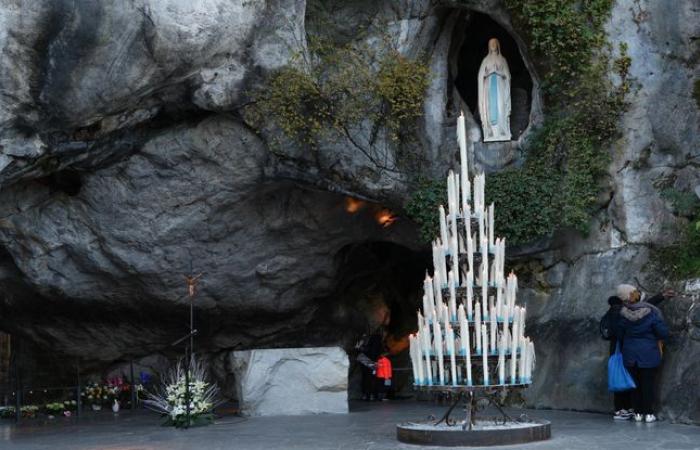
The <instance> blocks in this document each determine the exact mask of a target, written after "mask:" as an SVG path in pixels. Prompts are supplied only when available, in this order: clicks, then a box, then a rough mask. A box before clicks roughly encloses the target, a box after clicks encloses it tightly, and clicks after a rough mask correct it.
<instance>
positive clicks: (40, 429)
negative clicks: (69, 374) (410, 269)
mask: <svg viewBox="0 0 700 450" xmlns="http://www.w3.org/2000/svg"><path fill="white" fill-rule="evenodd" d="M443 410H444V407H440V406H436V405H434V404H431V403H426V402H421V403H417V402H409V401H396V402H384V403H356V404H353V405H352V407H351V411H352V412H351V413H350V414H347V415H323V416H304V417H276V418H272V417H264V418H251V419H243V418H238V417H234V416H232V417H227V418H222V419H220V420H218V421H217V423H216V424H214V425H211V426H208V427H202V428H194V429H190V430H176V429H172V428H169V427H162V426H160V422H159V418H158V417H157V416H156V415H154V414H151V413H147V412H137V413H131V412H129V411H127V412H122V413H120V414H119V415H118V416H113V415H112V414H111V413H109V412H103V413H100V414H99V415H98V416H93V417H92V418H86V419H83V420H81V421H80V422H79V423H76V422H75V421H63V420H56V421H50V422H47V423H40V422H28V423H26V424H25V425H22V426H19V427H17V426H14V425H13V424H12V423H10V422H8V421H0V449H2V450H5V449H26V450H30V449H31V450H39V449H52V450H61V449H71V450H72V449H81V450H86V449H100V450H102V449H106V450H124V449H138V450H165V449H167V450H177V449H207V450H209V449H211V450H216V449H241V450H248V449H260V450H263V449H264V450H271V449H304V450H324V449H344V450H357V449H367V450H370V449H371V450H385V449H386V450H388V449H417V448H419V447H416V446H412V445H407V444H401V443H399V442H398V441H397V440H396V438H395V436H396V431H395V425H396V423H397V422H402V421H408V420H418V419H422V418H425V417H427V415H429V414H435V415H437V414H439V413H440V411H443ZM526 412H527V413H528V414H530V415H531V416H536V417H539V418H543V419H547V420H550V421H551V422H552V435H553V436H552V439H551V440H549V441H546V442H541V443H535V444H528V445H521V446H511V447H500V448H506V449H510V450H513V449H516V448H517V449H532V450H544V449H557V450H560V449H567V450H569V449H570V450H579V449H580V450H594V449H615V450H621V449H626V450H643V449H664V450H667V449H668V450H674V449H700V427H695V426H686V425H672V424H669V423H664V422H660V423H655V424H641V423H640V424H638V423H633V422H623V423H619V422H618V423H614V422H613V420H612V419H611V418H610V417H609V416H605V415H600V414H586V413H572V412H559V411H526ZM426 448H429V447H426ZM492 448H494V449H495V448H496V447H492Z"/></svg>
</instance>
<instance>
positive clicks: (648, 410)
mask: <svg viewBox="0 0 700 450" xmlns="http://www.w3.org/2000/svg"><path fill="white" fill-rule="evenodd" d="M627 370H628V371H629V373H630V375H632V378H634V383H635V384H636V385H637V389H635V390H633V391H631V393H632V404H633V405H634V412H635V413H637V414H654V411H653V409H652V408H653V406H654V380H655V378H656V372H657V370H658V368H657V367H649V368H647V367H636V366H635V367H627Z"/></svg>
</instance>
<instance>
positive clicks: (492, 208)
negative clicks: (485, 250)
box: [489, 203, 496, 248]
mask: <svg viewBox="0 0 700 450" xmlns="http://www.w3.org/2000/svg"><path fill="white" fill-rule="evenodd" d="M495 210H496V208H495V206H494V204H493V203H491V204H490V205H489V248H493V247H494V240H493V237H494V232H493V227H494V214H496V212H495Z"/></svg>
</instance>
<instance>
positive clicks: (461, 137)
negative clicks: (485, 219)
mask: <svg viewBox="0 0 700 450" xmlns="http://www.w3.org/2000/svg"><path fill="white" fill-rule="evenodd" d="M457 143H458V144H459V169H460V173H461V174H462V176H461V181H462V209H466V208H465V207H464V205H466V204H467V201H468V199H469V197H470V195H471V194H470V192H469V166H468V165H467V129H466V127H465V125H464V111H462V112H461V114H460V115H459V117H458V118H457Z"/></svg>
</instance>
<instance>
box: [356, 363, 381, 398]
mask: <svg viewBox="0 0 700 450" xmlns="http://www.w3.org/2000/svg"><path fill="white" fill-rule="evenodd" d="M360 369H361V370H362V396H363V397H366V398H367V399H369V396H370V395H375V394H376V391H377V387H376V384H377V381H376V380H377V377H376V376H375V375H374V373H372V372H373V371H372V369H370V368H369V367H367V366H360Z"/></svg>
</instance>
